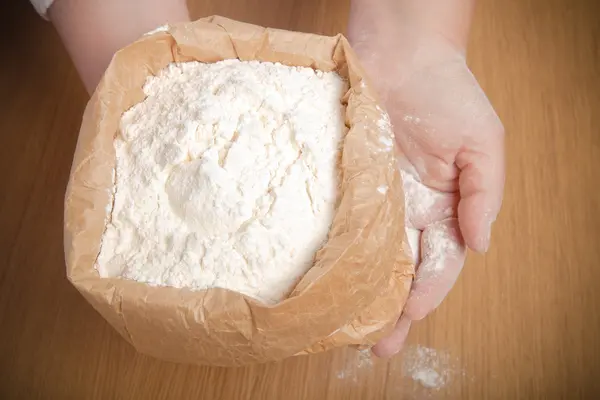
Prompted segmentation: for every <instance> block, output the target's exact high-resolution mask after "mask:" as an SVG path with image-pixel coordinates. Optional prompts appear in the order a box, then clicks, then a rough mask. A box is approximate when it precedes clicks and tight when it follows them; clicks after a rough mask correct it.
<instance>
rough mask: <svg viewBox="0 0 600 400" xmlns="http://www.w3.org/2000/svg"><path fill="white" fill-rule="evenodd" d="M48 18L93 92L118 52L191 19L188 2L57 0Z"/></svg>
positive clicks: (170, 0) (88, 88)
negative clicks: (147, 35) (149, 34)
mask: <svg viewBox="0 0 600 400" xmlns="http://www.w3.org/2000/svg"><path fill="white" fill-rule="evenodd" d="M48 16H49V18H50V20H51V21H52V23H53V24H54V26H55V27H56V30H57V31H58V33H59V35H60V37H61V38H62V40H63V42H64V44H65V47H66V48H67V51H68V52H69V54H70V55H71V58H72V59H73V63H74V64H75V67H76V68H77V71H78V72H79V75H80V76H81V79H82V80H83V83H84V85H85V87H86V89H87V90H88V92H90V93H91V92H92V91H93V90H94V88H95V87H96V85H97V83H98V81H99V80H100V77H101V76H102V74H103V73H104V70H105V69H106V67H107V66H108V63H109V62H110V60H111V58H112V56H113V54H114V53H115V52H116V51H117V50H119V49H120V48H122V47H124V46H126V45H127V44H129V43H131V42H133V41H135V40H136V39H138V38H139V37H140V36H141V35H143V34H144V33H146V32H148V31H151V30H152V29H154V28H156V27H158V26H160V25H163V24H165V23H175V22H183V21H187V20H189V15H188V10H187V5H186V1H185V0H86V1H81V0H56V1H55V2H54V3H53V4H52V6H51V7H50V9H49V12H48Z"/></svg>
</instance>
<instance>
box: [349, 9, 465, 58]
mask: <svg viewBox="0 0 600 400" xmlns="http://www.w3.org/2000/svg"><path fill="white" fill-rule="evenodd" d="M474 6H475V0H351V12H350V24H351V25H352V24H353V23H357V22H360V23H361V24H364V23H371V24H372V25H373V26H374V27H377V26H385V25H386V24H394V25H398V24H402V25H403V26H405V27H406V29H407V30H410V31H411V32H412V34H413V35H437V36H440V37H443V38H445V39H447V40H448V41H449V42H451V43H452V44H453V45H454V46H455V47H456V48H457V49H459V50H460V51H463V52H464V51H465V49H466V46H467V40H468V36H469V28H470V26H471V18H472V15H473V9H474ZM367 21H368V22H367Z"/></svg>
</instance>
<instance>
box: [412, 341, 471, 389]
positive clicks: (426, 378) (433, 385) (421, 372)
mask: <svg viewBox="0 0 600 400" xmlns="http://www.w3.org/2000/svg"><path fill="white" fill-rule="evenodd" d="M402 375H403V376H404V377H408V378H410V379H412V380H413V381H414V382H416V383H418V384H419V385H420V386H422V387H424V388H426V389H431V390H440V389H442V388H444V387H446V386H447V385H448V384H450V383H451V381H452V380H453V379H454V378H457V377H459V376H464V375H465V371H464V370H463V369H462V368H460V366H459V363H458V360H457V359H456V358H452V357H451V356H450V353H449V352H447V351H441V350H436V349H432V348H429V347H425V346H421V345H416V346H408V347H407V348H406V349H405V350H404V351H403V353H402Z"/></svg>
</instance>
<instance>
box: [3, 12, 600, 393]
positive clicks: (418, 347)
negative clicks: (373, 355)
mask: <svg viewBox="0 0 600 400" xmlns="http://www.w3.org/2000/svg"><path fill="white" fill-rule="evenodd" d="M208 3H209V5H208V6H202V7H199V6H196V5H192V7H191V9H192V11H193V14H194V15H196V16H201V15H208V14H213V13H218V14H221V15H225V16H228V17H232V18H236V19H240V20H245V21H248V22H253V23H258V24H262V25H269V26H273V27H280V28H288V29H294V30H301V31H310V32H317V33H323V34H334V33H337V32H338V31H344V29H345V21H346V18H347V12H348V4H347V1H343V0H328V1H325V0H321V1H319V0H221V1H217V0H214V1H209V2H208ZM595 3H596V4H595ZM12 4H13V5H12V6H10V7H5V9H4V10H3V11H2V13H1V16H0V18H1V20H2V23H1V24H0V26H1V29H2V30H3V33H2V38H3V39H4V40H3V42H2V44H1V46H2V50H1V53H0V54H2V62H1V63H0V94H1V97H0V116H1V117H0V132H1V134H0V152H1V153H0V154H1V157H0V171H2V175H3V178H2V180H0V227H1V228H0V261H1V262H0V398H3V399H12V398H19V399H21V398H23V399H34V398H41V399H71V398H72V399H134V398H136V399H137V398H139V399H151V398H161V399H179V398H188V397H194V398H202V399H344V400H351V399H429V398H431V399H436V398H439V399H442V398H443V399H467V398H468V399H555V398H556V399H558V398H565V399H567V398H568V399H575V398H585V399H592V398H600V228H599V225H600V188H599V184H600V176H599V175H600V159H599V158H598V157H600V131H599V129H600V128H599V127H600V90H599V89H600V23H599V20H598V15H599V14H598V8H599V7H595V6H596V5H597V2H594V0H589V1H585V0H576V1H567V0H564V1H561V0H537V1H536V0H506V1H493V0H481V1H480V2H479V8H478V11H477V15H476V18H475V23H474V28H473V32H472V43H471V47H470V55H469V62H470V65H471V67H472V69H473V71H474V73H475V75H477V77H478V78H479V79H480V82H481V84H482V86H483V87H484V89H485V90H486V92H487V93H488V95H489V97H490V98H491V100H492V102H493V103H494V105H495V107H496V108H497V110H498V112H499V114H500V116H501V117H502V119H503V121H504V123H505V125H506V129H507V145H508V146H507V151H508V180H507V187H506V197H505V202H504V208H503V211H502V214H501V216H500V218H499V221H498V222H497V223H496V225H495V231H494V244H493V247H492V249H491V251H490V252H489V254H487V256H485V257H483V256H477V255H471V256H470V257H469V260H468V263H467V266H466V268H465V271H464V273H463V274H462V276H461V278H460V280H459V281H458V283H457V285H456V287H455V288H454V290H453V292H452V293H451V294H450V296H449V297H448V299H447V300H446V302H445V303H444V304H443V305H442V306H441V307H440V308H439V310H438V311H437V312H436V313H434V314H433V315H431V316H430V317H429V318H427V319H426V320H425V321H423V322H422V323H419V324H416V326H415V327H414V329H413V330H412V332H411V334H410V339H409V346H408V347H407V349H406V350H405V352H404V353H403V354H401V355H399V356H398V357H396V358H394V359H392V360H390V361H386V360H374V359H373V360H372V359H370V358H369V356H368V354H361V353H357V352H354V351H352V350H339V351H334V352H330V353H326V354H321V355H316V356H308V357H298V358H294V359H290V360H287V361H285V362H282V363H279V364H272V365H260V366H253V367H247V368H239V369H224V368H206V367H205V368H201V367H190V366H184V365H175V364H170V363H165V362H161V361H157V360H154V359H150V358H148V357H145V356H142V355H139V354H136V353H135V351H134V350H133V349H132V348H131V347H130V346H129V345H128V344H127V343H126V342H125V341H124V340H122V339H121V338H120V337H119V336H118V335H117V334H116V333H115V332H114V331H113V330H112V328H111V327H110V326H109V325H108V324H107V323H106V322H105V321H104V320H103V319H102V318H101V317H100V316H99V315H98V314H97V313H96V312H95V311H94V310H93V309H92V308H91V307H90V306H89V305H88V304H87V303H86V302H85V301H84V299H83V298H82V297H81V296H80V295H79V294H78V293H77V292H76V291H75V289H74V288H72V287H71V286H70V285H69V283H68V282H67V280H66V279H65V271H64V260H63V250H62V247H63V243H62V202H63V193H64V190H65V185H66V182H67V177H68V174H69V168H70V164H71V156H72V153H73V150H74V146H75V141H76V138H77V132H78V128H79V124H80V117H81V114H82V112H83V108H84V106H85V103H86V101H87V95H86V93H85V92H84V89H83V87H82V85H81V84H80V82H79V80H78V77H77V75H76V73H75V70H74V69H73V67H72V65H71V62H70V61H69V59H68V57H67V54H66V53H65V51H64V50H63V48H62V46H61V44H60V42H59V40H58V38H57V35H56V34H55V33H54V31H53V29H52V27H51V25H49V24H48V23H45V22H43V21H42V20H41V19H39V18H38V17H37V16H36V15H35V14H34V12H33V10H32V9H31V7H30V6H29V5H28V4H27V2H25V1H19V2H12ZM421 367H431V368H433V369H434V370H436V371H437V372H438V373H441V374H442V378H443V379H444V382H443V383H444V384H443V385H439V386H441V387H440V388H425V387H423V385H422V384H420V383H419V382H418V378H419V376H417V375H416V372H419V371H421V372H423V371H425V370H423V369H422V368H421ZM419 368H421V369H419ZM415 378H417V379H415Z"/></svg>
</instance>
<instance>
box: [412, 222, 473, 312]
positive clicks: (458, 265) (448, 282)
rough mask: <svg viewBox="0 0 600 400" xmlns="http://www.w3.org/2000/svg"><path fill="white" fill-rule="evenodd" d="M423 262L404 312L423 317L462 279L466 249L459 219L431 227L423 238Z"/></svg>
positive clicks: (424, 232)
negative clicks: (457, 280) (459, 276)
mask: <svg viewBox="0 0 600 400" xmlns="http://www.w3.org/2000/svg"><path fill="white" fill-rule="evenodd" d="M421 257H422V260H421V264H420V265H419V267H418V269H417V274H416V277H415V281H414V282H413V285H412V289H411V292H410V296H409V298H408V301H407V303H406V306H405V307H404V315H405V316H406V317H407V318H410V319H411V320H420V319H423V318H424V317H425V316H426V315H427V314H429V313H430V312H431V311H433V310H434V309H435V308H436V307H437V306H439V305H440V303H441V302H442V300H443V299H444V298H445V297H446V295H447V294H448V292H449V291H450V289H451V288H452V286H453V285H454V282H456V279H457V278H458V275H459V274H460V271H461V270H462V267H463V265H464V262H465V257H466V248H465V245H464V243H463V241H462V237H461V234H460V229H459V226H458V221H457V219H455V218H451V219H447V220H444V221H441V222H436V223H433V224H431V225H430V226H428V227H427V228H426V229H425V230H424V231H423V234H422V237H421Z"/></svg>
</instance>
